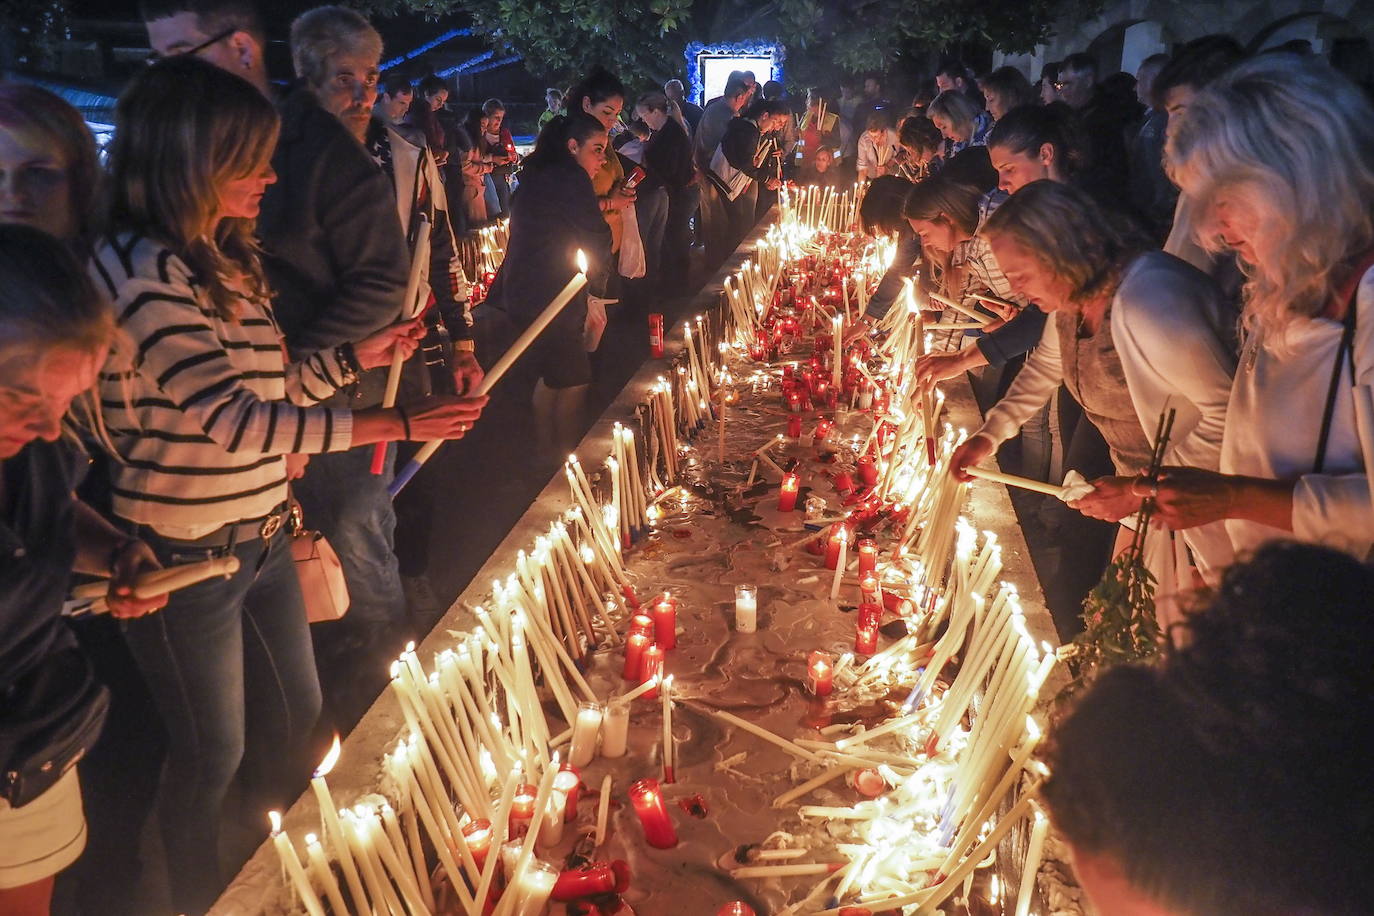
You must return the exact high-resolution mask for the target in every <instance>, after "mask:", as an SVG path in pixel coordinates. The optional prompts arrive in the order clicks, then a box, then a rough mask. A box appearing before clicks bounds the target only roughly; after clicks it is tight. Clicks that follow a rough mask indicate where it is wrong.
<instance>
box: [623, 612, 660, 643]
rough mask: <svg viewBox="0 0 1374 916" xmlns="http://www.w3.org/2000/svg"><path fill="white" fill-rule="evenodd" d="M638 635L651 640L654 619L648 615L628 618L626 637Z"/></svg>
mask: <svg viewBox="0 0 1374 916" xmlns="http://www.w3.org/2000/svg"><path fill="white" fill-rule="evenodd" d="M636 633H639V634H641V635H643V636H648V637H650V638H651V639H652V638H653V635H654V619H653V618H652V617H650V616H649V615H648V614H636V615H634V616H633V617H631V618H630V632H629V633H627V634H626V636H633V635H635V634H636Z"/></svg>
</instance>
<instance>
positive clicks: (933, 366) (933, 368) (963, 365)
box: [916, 347, 978, 389]
mask: <svg viewBox="0 0 1374 916" xmlns="http://www.w3.org/2000/svg"><path fill="white" fill-rule="evenodd" d="M969 349H970V350H973V351H975V352H977V350H978V348H977V347H970V348H969ZM970 368H972V367H971V366H970V365H969V359H968V357H967V356H966V355H965V354H964V352H962V351H961V352H959V353H927V354H926V355H925V356H922V357H921V358H920V359H918V360H916V386H917V388H918V389H919V388H921V387H922V386H925V385H933V384H934V383H936V382H943V381H945V380H946V379H952V378H954V377H955V376H957V375H960V374H961V373H964V372H967V371H968V370H969V369H970Z"/></svg>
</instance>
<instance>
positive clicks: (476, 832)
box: [463, 800, 534, 868]
mask: <svg viewBox="0 0 1374 916" xmlns="http://www.w3.org/2000/svg"><path fill="white" fill-rule="evenodd" d="M533 807H534V801H533V800H531V801H530V808H531V810H533ZM463 842H465V843H467V844H468V852H470V853H472V858H473V859H475V860H476V862H477V867H478V868H481V867H483V866H484V865H486V862H487V853H489V852H491V821H489V820H487V819H486V818H484V817H483V818H478V819H477V820H475V821H468V822H467V823H466V824H464V825H463Z"/></svg>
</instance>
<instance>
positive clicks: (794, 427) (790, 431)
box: [787, 395, 801, 439]
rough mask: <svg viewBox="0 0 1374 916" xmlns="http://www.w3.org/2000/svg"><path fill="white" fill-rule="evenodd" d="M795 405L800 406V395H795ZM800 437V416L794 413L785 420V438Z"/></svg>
mask: <svg viewBox="0 0 1374 916" xmlns="http://www.w3.org/2000/svg"><path fill="white" fill-rule="evenodd" d="M797 404H798V405H799V406H800V404H801V395H797ZM800 437H801V414H799V413H794V414H791V415H789V416H788V418H787V438H789V439H797V438H800Z"/></svg>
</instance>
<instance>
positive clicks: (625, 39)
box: [373, 0, 1102, 82]
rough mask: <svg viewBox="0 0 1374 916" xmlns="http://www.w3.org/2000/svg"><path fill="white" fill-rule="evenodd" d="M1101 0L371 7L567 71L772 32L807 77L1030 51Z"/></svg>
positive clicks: (544, 0) (659, 0)
mask: <svg viewBox="0 0 1374 916" xmlns="http://www.w3.org/2000/svg"><path fill="white" fill-rule="evenodd" d="M1101 5H1102V3H1101V0H1002V2H996V0H993V2H989V0H850V2H846V3H836V2H834V0H462V2H461V3H460V2H459V0H373V6H374V9H378V10H379V11H382V12H395V11H400V10H407V11H412V12H420V13H423V14H425V15H428V16H431V17H436V18H437V17H439V16H443V15H446V14H450V13H454V14H457V13H461V14H466V15H467V16H468V17H470V18H471V20H472V22H473V24H474V26H475V27H476V28H477V29H478V30H479V31H481V32H483V33H484V34H486V35H487V36H488V38H489V40H491V42H492V43H493V45H494V46H496V47H497V48H499V49H501V50H508V51H511V52H514V53H519V54H521V55H523V56H524V58H525V60H526V65H527V66H528V68H529V69H530V70H531V71H532V72H534V73H536V74H538V75H540V76H546V77H548V78H550V79H563V80H567V79H569V78H572V77H574V76H576V75H577V74H578V73H581V72H583V71H585V70H586V68H587V67H588V66H590V65H591V64H593V63H600V64H603V65H606V66H608V67H611V68H612V69H616V68H618V69H619V71H620V72H621V73H622V74H635V75H637V76H641V77H643V78H645V79H653V80H655V81H659V80H662V79H665V78H668V77H670V76H673V75H678V74H680V73H681V70H682V63H683V57H682V53H683V49H684V48H685V47H686V45H687V43H688V42H691V41H701V42H706V43H714V42H730V41H745V40H754V39H764V40H775V41H778V42H780V43H782V44H783V46H784V47H785V48H786V49H787V66H788V71H789V75H790V76H792V77H793V78H794V79H796V80H800V81H806V82H817V81H819V82H829V81H831V80H834V79H836V78H838V77H840V76H844V75H851V74H858V73H862V72H864V71H870V70H886V69H889V68H890V67H891V65H892V63H893V61H894V59H896V58H898V57H900V56H902V55H903V54H908V55H909V54H911V53H912V52H913V51H927V52H941V51H945V50H948V49H951V48H956V47H963V46H969V45H979V46H986V47H991V48H993V49H997V50H1002V51H1006V52H1009V53H1016V52H1022V51H1029V50H1031V49H1032V48H1033V47H1034V46H1035V45H1036V44H1037V43H1039V42H1041V41H1044V40H1045V39H1046V38H1047V37H1048V36H1049V34H1050V32H1051V29H1052V27H1053V24H1054V22H1055V21H1056V20H1057V19H1059V18H1061V17H1064V16H1068V17H1073V18H1079V17H1086V16H1091V15H1093V14H1094V13H1095V12H1096V11H1097V9H1099V8H1100V7H1101Z"/></svg>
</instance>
